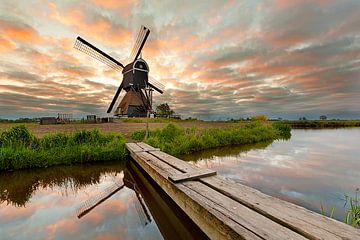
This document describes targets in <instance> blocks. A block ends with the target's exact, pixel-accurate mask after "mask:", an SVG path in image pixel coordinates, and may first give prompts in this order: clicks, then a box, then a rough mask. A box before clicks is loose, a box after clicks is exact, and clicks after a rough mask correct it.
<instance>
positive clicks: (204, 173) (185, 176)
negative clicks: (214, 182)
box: [169, 169, 216, 182]
mask: <svg viewBox="0 0 360 240" xmlns="http://www.w3.org/2000/svg"><path fill="white" fill-rule="evenodd" d="M214 175H216V171H213V170H208V169H203V170H201V171H198V172H190V173H181V174H176V175H172V176H169V179H170V180H171V181H173V182H183V181H188V180H194V179H199V178H203V177H210V176H214Z"/></svg>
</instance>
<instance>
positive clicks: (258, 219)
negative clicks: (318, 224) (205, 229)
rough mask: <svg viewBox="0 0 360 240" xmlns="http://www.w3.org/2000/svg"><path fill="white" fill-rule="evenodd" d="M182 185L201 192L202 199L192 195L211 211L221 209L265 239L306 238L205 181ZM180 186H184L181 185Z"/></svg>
mask: <svg viewBox="0 0 360 240" xmlns="http://www.w3.org/2000/svg"><path fill="white" fill-rule="evenodd" d="M182 185H183V186H186V187H187V188H189V189H191V190H193V191H194V192H196V193H198V194H200V195H201V196H202V199H200V198H199V197H198V196H195V195H193V194H191V197H192V198H198V199H199V202H201V203H203V204H205V205H206V208H207V209H209V211H219V212H221V213H223V214H224V215H226V216H227V218H229V219H231V220H232V221H234V222H236V223H237V224H239V225H241V226H243V227H244V228H246V229H249V230H250V231H252V232H254V233H256V235H258V236H260V237H262V238H264V239H273V240H278V239H302V240H304V239H306V238H305V237H303V236H301V235H299V234H297V233H295V232H294V231H292V230H290V229H288V228H286V227H284V226H282V225H280V224H278V223H276V222H274V221H272V220H270V219H269V218H267V217H265V216H263V215H261V214H259V213H257V212H255V211H253V210H251V209H249V208H248V207H246V206H244V205H242V204H241V203H239V202H237V201H235V200H232V199H231V198H228V197H227V196H225V195H223V194H221V193H219V192H217V191H215V190H214V189H211V188H209V187H208V186H207V185H205V184H203V183H200V182H196V181H189V182H184V183H183V184H182ZM179 188H182V187H181V186H179Z"/></svg>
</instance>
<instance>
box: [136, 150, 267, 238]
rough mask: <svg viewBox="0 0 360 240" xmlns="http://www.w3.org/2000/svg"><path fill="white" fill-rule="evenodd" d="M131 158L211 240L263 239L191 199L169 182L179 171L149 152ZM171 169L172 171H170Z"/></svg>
mask: <svg viewBox="0 0 360 240" xmlns="http://www.w3.org/2000/svg"><path fill="white" fill-rule="evenodd" d="M131 156H132V157H133V159H134V160H135V162H137V163H138V164H139V166H140V167H142V168H143V169H144V170H145V171H146V172H147V173H148V174H149V175H150V176H151V177H152V178H153V179H154V180H155V181H156V182H157V184H158V185H159V186H160V187H161V188H162V189H163V190H164V191H165V192H166V193H167V194H168V195H169V196H170V197H171V198H172V199H173V200H174V202H175V203H176V204H177V205H178V206H179V207H180V208H181V209H182V210H183V211H184V212H185V213H186V214H187V215H189V217H190V218H191V219H192V220H193V221H194V222H195V223H196V224H197V225H198V226H199V227H200V229H201V230H202V231H203V232H204V233H205V234H206V235H207V236H209V238H211V239H262V238H260V237H259V236H257V235H256V234H254V233H253V232H251V231H249V230H248V229H246V228H243V227H242V226H240V225H238V224H237V223H235V222H233V221H232V220H229V219H228V218H227V217H226V216H225V215H223V214H222V213H220V212H219V213H217V214H216V215H214V214H213V213H211V212H209V211H208V210H207V209H206V208H204V207H203V206H202V205H200V204H199V203H198V202H196V201H195V200H194V199H192V198H189V197H188V195H187V194H186V192H183V191H181V190H180V189H179V188H178V186H177V185H179V184H174V183H172V182H170V181H169V180H168V176H169V175H172V174H176V173H179V170H177V169H175V168H172V167H170V166H169V165H167V164H166V163H164V162H162V161H159V159H157V158H155V157H154V156H152V155H151V154H149V153H147V152H142V153H131ZM169 167H170V168H171V169H169Z"/></svg>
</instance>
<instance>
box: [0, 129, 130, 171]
mask: <svg viewBox="0 0 360 240" xmlns="http://www.w3.org/2000/svg"><path fill="white" fill-rule="evenodd" d="M126 155H127V153H126V149H125V140H124V137H123V136H122V135H118V134H104V133H101V132H99V131H98V130H91V131H88V130H82V131H78V132H75V133H72V134H68V135H66V134H62V133H58V134H49V135H46V136H44V137H43V138H37V137H35V136H34V135H33V134H32V133H31V132H29V130H28V129H27V128H26V127H25V126H23V125H20V126H15V127H13V128H11V129H9V130H6V131H4V132H2V133H1V134H0V170H13V169H24V168H37V167H48V166H52V165H62V164H73V163H83V162H93V161H108V160H120V159H124V158H125V157H126Z"/></svg>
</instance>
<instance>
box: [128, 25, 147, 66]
mask: <svg viewBox="0 0 360 240" xmlns="http://www.w3.org/2000/svg"><path fill="white" fill-rule="evenodd" d="M149 34H150V29H148V28H146V27H145V26H141V27H140V31H139V34H138V36H137V38H136V42H135V44H134V47H133V49H132V51H131V54H130V58H129V59H130V60H131V61H134V60H136V59H137V58H138V56H139V55H140V53H141V50H142V48H143V47H144V44H145V42H146V39H147V37H148V36H149Z"/></svg>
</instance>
